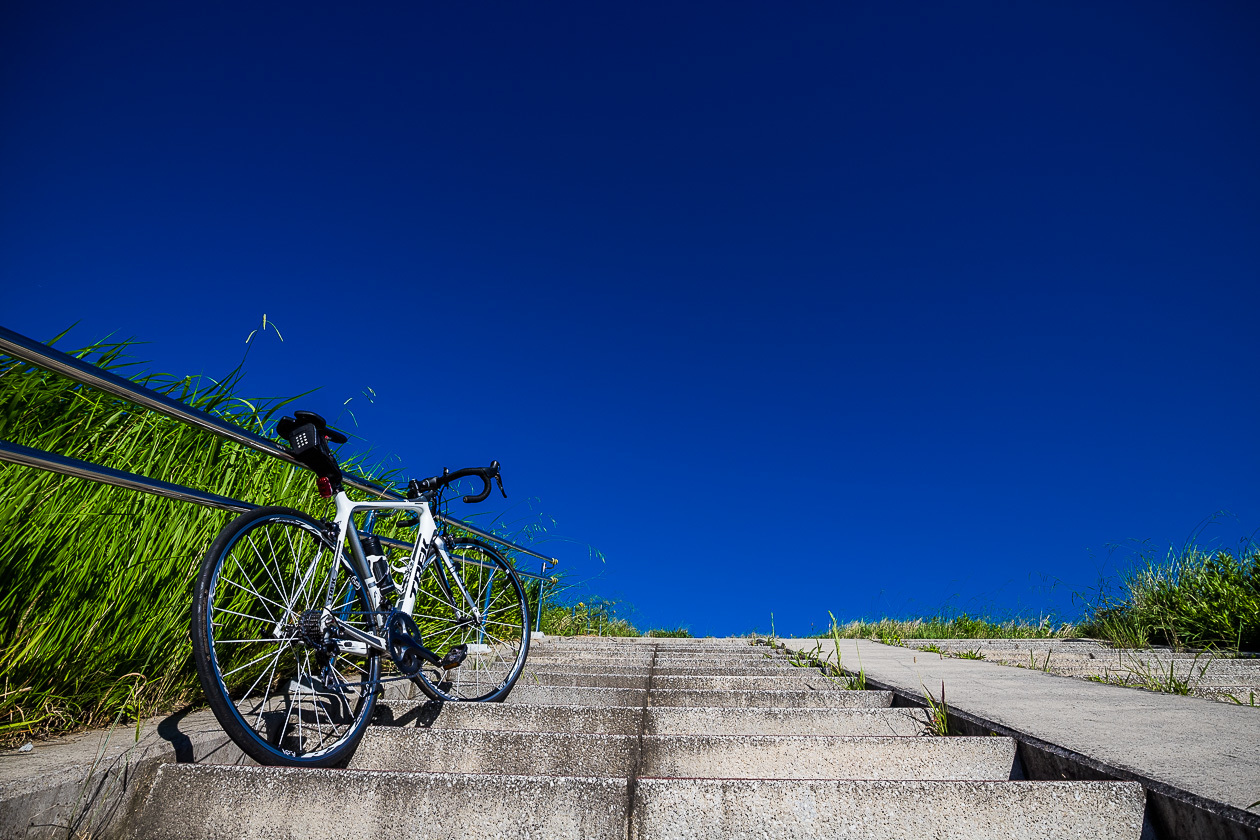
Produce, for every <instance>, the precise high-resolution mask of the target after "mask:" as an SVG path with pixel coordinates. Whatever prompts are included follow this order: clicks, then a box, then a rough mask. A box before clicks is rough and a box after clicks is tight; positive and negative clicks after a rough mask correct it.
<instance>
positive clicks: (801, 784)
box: [629, 779, 1146, 840]
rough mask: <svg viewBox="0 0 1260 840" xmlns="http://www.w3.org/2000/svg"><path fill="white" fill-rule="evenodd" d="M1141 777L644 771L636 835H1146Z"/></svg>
mask: <svg viewBox="0 0 1260 840" xmlns="http://www.w3.org/2000/svg"><path fill="white" fill-rule="evenodd" d="M1145 802H1146V793H1145V791H1144V790H1143V789H1142V786H1141V785H1139V784H1137V783H1133V782H974V781H867V780H863V781H830V780H829V781H780V780H765V779H759V780H755V781H744V780H731V779H640V780H639V782H638V784H637V785H636V787H635V791H634V803H633V808H634V819H633V824H632V826H631V831H630V835H629V836H630V838H631V840H648V838H652V840H655V838H664V837H686V838H693V839H694V840H709V839H710V838H712V840H752V838H764V837H782V838H795V837H818V838H822V837H846V838H848V837H853V838H858V837H860V838H862V840H905V838H918V837H931V838H934V840H976V839H977V838H1010V837H1018V838H1021V840H1034V839H1035V840H1042V839H1043V838H1044V840H1049V838H1055V840H1065V839H1066V838H1080V840H1086V839H1087V838H1088V839H1089V840H1119V838H1126V839H1127V840H1137V839H1138V838H1139V837H1141V836H1142V821H1143V808H1144V806H1145Z"/></svg>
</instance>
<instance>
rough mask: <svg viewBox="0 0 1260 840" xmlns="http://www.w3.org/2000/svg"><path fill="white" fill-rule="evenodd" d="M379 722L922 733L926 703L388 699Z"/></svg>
mask: <svg viewBox="0 0 1260 840" xmlns="http://www.w3.org/2000/svg"><path fill="white" fill-rule="evenodd" d="M379 709H380V712H379V715H378V719H377V723H378V724H381V725H390V726H406V727H418V728H428V729H499V730H513V731H518V732H574V733H588V734H605V735H635V734H638V732H639V728H640V726H642V728H643V731H644V733H645V734H648V735H806V734H808V735H922V734H924V732H925V730H926V728H927V725H928V715H927V712H926V711H925V710H923V709H906V708H899V709H893V708H882V709H881V708H876V709H841V708H831V709H738V708H703V707H699V708H697V707H687V706H678V707H672V708H662V707H654V706H649V707H648V708H646V709H641V708H637V707H629V706H613V707H598V706H533V705H525V704H506V703H446V704H441V703H434V702H432V701H429V702H410V703H408V702H401V703H393V702H391V703H385V704H382V705H381V706H380V707H379Z"/></svg>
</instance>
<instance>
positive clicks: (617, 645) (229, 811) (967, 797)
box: [126, 639, 1145, 840]
mask: <svg viewBox="0 0 1260 840" xmlns="http://www.w3.org/2000/svg"><path fill="white" fill-rule="evenodd" d="M1021 776H1022V772H1021V769H1020V767H1019V766H1018V762H1017V760H1016V757H1015V743H1014V741H1012V740H1011V739H1009V738H1002V737H949V738H940V737H930V736H928V717H927V714H926V712H925V711H924V710H922V709H914V708H893V707H892V695H891V693H889V692H880V691H844V690H840V689H839V688H837V686H835V685H834V684H833V683H831V682H830V681H829V680H828V679H826V678H825V677H824V676H823V675H822V674H821V673H820V672H818V671H816V670H808V669H801V668H796V667H793V666H791V665H790V664H789V663H788V662H787V660H786V658H785V657H783V656H782V655H781V654H778V653H777V652H773V651H771V650H770V649H769V648H767V647H764V646H753V645H750V644H749V643H748V642H747V641H746V640H682V639H634V640H611V639H580V640H573V639H545V640H539V641H537V642H535V644H534V646H533V647H532V649H531V654H530V661H529V666H528V670H527V671H526V673H525V674H524V675H523V676H522V677H521V680H520V682H519V683H518V684H517V687H516V688H515V690H514V691H513V693H512V696H511V698H510V699H509V701H508V702H507V703H504V704H497V705H484V704H450V705H447V706H445V707H441V706H437V705H436V704H427V703H419V702H415V701H406V700H398V701H390V702H388V703H385V704H384V706H383V708H382V712H381V715H380V718H379V720H378V722H377V725H375V726H373V727H372V728H371V729H370V730H369V732H368V734H367V736H366V737H365V738H364V741H363V743H362V744H361V746H360V747H359V750H358V751H357V753H356V754H355V756H354V758H353V760H352V761H351V763H350V765H349V767H347V768H345V769H338V770H292V769H284V768H263V767H252V766H243V765H235V766H233V765H206V764H201V765H197V764H168V765H165V766H163V767H162V768H161V769H160V770H159V771H158V773H157V775H156V778H155V780H154V783H153V786H152V788H151V790H150V791H149V792H148V794H147V796H144V797H141V798H140V801H139V803H138V807H137V808H136V810H135V812H134V813H133V814H132V816H131V818H130V819H128V820H127V826H126V832H127V834H128V835H129V836H132V837H179V838H197V837H260V838H262V837H265V838H277V837H302V838H312V839H313V838H350V837H354V838H358V837H363V838H368V837H371V838H394V837H399V838H401V837H409V838H412V837H414V838H419V837H443V838H444V837H454V836H476V837H531V838H567V837H574V838H578V837H580V838H619V839H620V838H665V837H669V838H674V837H679V838H681V837H687V838H702V837H704V838H709V837H711V838H743V837H748V838H753V837H757V838H798V837H861V838H894V837H895V838H903V837H934V838H982V837H993V838H997V837H1001V838H1003V839H1004V840H1005V838H1009V837H1020V838H1042V837H1044V838H1139V837H1142V836H1143V809H1144V804H1145V794H1144V791H1143V788H1142V786H1141V785H1139V784H1136V783H1126V782H1064V781H1059V782H1045V781H1023V780H1020V778H1021Z"/></svg>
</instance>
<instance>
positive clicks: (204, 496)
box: [0, 440, 548, 581]
mask: <svg viewBox="0 0 1260 840" xmlns="http://www.w3.org/2000/svg"><path fill="white" fill-rule="evenodd" d="M0 461H5V462H8V463H10V464H20V465H21V466H24V467H34V468H36V469H40V470H45V471H47V472H52V473H58V474H60V475H69V476H73V477H75V478H86V479H88V480H89V481H96V482H99V483H101V484H108V485H110V486H111V487H124V488H126V489H128V490H136V491H139V492H141V493H149V494H150V495H153V496H160V497H162V498H164V499H175V500H176V501H179V502H192V503H194V504H198V505H204V506H206V507H212V508H218V509H220V510H227V511H231V512H233V513H248V512H249V511H251V510H257V509H258V507H259V506H258V505H252V504H250V503H249V502H242V501H240V500H239V499H230V498H228V497H227V496H220V495H217V494H215V493H207V492H206V491H204V490H194V489H192V488H191V487H184V486H182V485H180V484H171V483H170V482H167V481H159V480H158V479H156V478H149V477H148V476H144V475H138V474H136V473H132V472H126V471H124V470H116V469H113V468H112V467H103V466H101V465H100V464H93V463H91V462H89V461H80V460H79V459H78V458H70V457H68V456H66V455H58V454H56V453H55V452H45V451H44V450H42V449H32V448H31V447H29V446H22V445H21V444H20V443H12V442H10V441H7V440H0ZM454 522H455V523H456V524H457V525H459V527H467V526H464V525H463V524H462V523H459V520H454ZM468 530H470V531H471V530H473V529H471V528H469V529H468ZM478 533H479V532H478ZM380 541H381V542H382V543H384V544H386V545H390V546H393V547H394V548H400V549H403V550H404V551H411V549H412V548H413V547H414V546H415V544H414V543H409V542H406V541H405V540H395V539H391V538H389V537H380ZM460 561H461V562H463V563H470V564H472V565H474V566H485V567H487V568H491V569H493V568H496V567H495V566H494V564H493V563H485V562H482V561H479V560H475V559H473V558H471V557H461V558H460ZM544 568H545V567H544ZM516 573H517V574H518V575H521V576H522V577H527V578H532V579H534V580H541V581H546V580H548V578H547V576H546V575H544V574H541V573H540V574H534V573H533V572H527V571H525V570H523V569H517V570H516Z"/></svg>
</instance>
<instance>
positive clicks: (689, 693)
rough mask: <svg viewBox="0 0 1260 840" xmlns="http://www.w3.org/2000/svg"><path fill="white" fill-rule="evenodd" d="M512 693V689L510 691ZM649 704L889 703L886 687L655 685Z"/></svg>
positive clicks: (807, 706) (846, 706) (817, 705)
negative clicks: (781, 688)
mask: <svg viewBox="0 0 1260 840" xmlns="http://www.w3.org/2000/svg"><path fill="white" fill-rule="evenodd" d="M512 693H513V695H515V693H516V692H515V691H514V692H512ZM651 702H652V705H653V706H718V707H736V708H762V709H768V708H781V709H821V708H842V709H872V708H886V707H888V706H891V705H892V692H890V691H844V690H831V689H828V690H824V691H777V690H764V691H763V690H758V691H739V690H697V689H690V688H684V689H659V688H654V689H653V690H652V701H651Z"/></svg>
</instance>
